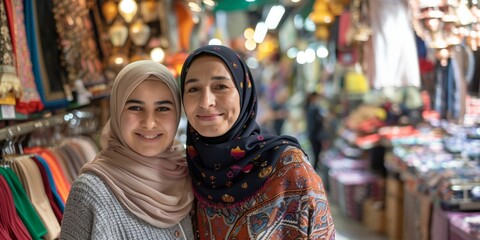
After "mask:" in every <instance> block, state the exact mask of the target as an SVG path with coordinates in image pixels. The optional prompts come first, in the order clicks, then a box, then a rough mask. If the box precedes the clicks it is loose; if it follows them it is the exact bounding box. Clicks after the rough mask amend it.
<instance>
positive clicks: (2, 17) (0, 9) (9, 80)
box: [0, 1, 22, 98]
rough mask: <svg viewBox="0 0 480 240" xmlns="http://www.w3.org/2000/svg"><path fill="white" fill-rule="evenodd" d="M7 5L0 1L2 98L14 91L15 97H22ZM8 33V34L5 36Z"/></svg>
mask: <svg viewBox="0 0 480 240" xmlns="http://www.w3.org/2000/svg"><path fill="white" fill-rule="evenodd" d="M10 30H11V29H10V28H9V24H8V18H7V12H6V8H5V4H4V2H3V1H0V32H2V34H0V98H4V97H5V96H6V95H7V93H9V92H11V91H13V92H14V94H15V97H17V98H18V97H20V96H21V95H22V87H21V85H20V81H19V79H18V77H17V70H16V68H15V53H14V49H13V46H12V39H11V37H10V36H11V35H10ZM4 33H8V34H4Z"/></svg>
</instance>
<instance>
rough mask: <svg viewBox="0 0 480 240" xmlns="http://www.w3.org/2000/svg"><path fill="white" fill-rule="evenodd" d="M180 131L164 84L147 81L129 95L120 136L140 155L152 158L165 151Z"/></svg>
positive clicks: (168, 91)
mask: <svg viewBox="0 0 480 240" xmlns="http://www.w3.org/2000/svg"><path fill="white" fill-rule="evenodd" d="M176 131H177V116H176V108H175V105H174V100H173V95H172V92H171V91H170V89H169V88H168V87H167V85H166V84H165V83H162V82H159V81H153V80H145V81H143V82H142V83H140V85H138V86H137V87H136V88H135V90H133V92H132V93H131V94H130V96H129V97H128V99H127V102H126V103H125V106H124V108H123V110H122V115H121V119H120V132H121V133H122V136H123V139H124V142H125V143H126V144H127V145H128V146H129V147H130V148H131V149H132V150H133V151H135V152H137V153H138V154H141V155H144V156H147V157H151V156H157V155H158V154H160V153H162V152H163V151H165V150H166V149H167V148H168V147H170V144H171V143H172V141H173V139H174V137H175V134H176Z"/></svg>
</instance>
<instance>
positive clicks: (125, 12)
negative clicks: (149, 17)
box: [118, 0, 137, 23]
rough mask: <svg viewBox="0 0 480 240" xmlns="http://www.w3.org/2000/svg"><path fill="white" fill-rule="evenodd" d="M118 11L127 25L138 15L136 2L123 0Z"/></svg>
mask: <svg viewBox="0 0 480 240" xmlns="http://www.w3.org/2000/svg"><path fill="white" fill-rule="evenodd" d="M118 9H119V12H120V16H122V17H123V19H125V21H126V22H127V23H130V22H131V21H132V19H133V17H135V14H137V3H136V2H135V1H134V0H121V1H120V2H119V3H118Z"/></svg>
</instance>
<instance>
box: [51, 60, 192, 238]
mask: <svg viewBox="0 0 480 240" xmlns="http://www.w3.org/2000/svg"><path fill="white" fill-rule="evenodd" d="M110 97H111V98H110V114H111V117H110V119H109V121H108V123H107V124H106V126H105V127H104V129H103V132H102V145H103V148H104V149H103V150H102V151H101V152H100V153H99V154H98V156H97V157H96V158H95V159H94V160H93V161H92V162H91V163H89V164H87V165H86V166H85V167H83V168H82V171H81V172H82V174H81V175H80V176H79V177H78V179H76V181H75V183H74V184H73V185H72V189H71V191H70V195H69V197H68V200H67V203H66V206H65V212H64V215H63V220H62V225H61V227H62V229H61V233H60V238H61V239H69V240H70V239H172V238H177V239H192V238H193V230H192V224H191V219H190V210H191V208H192V200H193V194H192V187H191V180H190V178H189V175H188V168H187V164H186V161H185V157H184V153H185V150H184V149H183V148H182V146H181V145H180V144H176V141H175V135H176V131H177V128H178V124H179V121H180V110H181V105H180V97H179V90H178V86H177V83H176V81H175V79H174V78H173V76H172V74H171V73H170V72H169V70H168V69H167V68H166V67H165V66H163V65H161V64H159V63H156V62H153V61H149V60H142V61H136V62H133V63H131V64H129V65H127V66H126V67H125V68H124V69H122V70H121V71H120V72H119V74H118V75H117V77H116V79H115V82H114V84H113V89H112V93H111V96H110Z"/></svg>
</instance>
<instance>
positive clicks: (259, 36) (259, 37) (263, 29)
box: [253, 22, 268, 43]
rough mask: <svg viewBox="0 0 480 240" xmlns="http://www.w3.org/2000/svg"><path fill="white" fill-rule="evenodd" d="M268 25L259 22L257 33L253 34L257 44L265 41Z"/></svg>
mask: <svg viewBox="0 0 480 240" xmlns="http://www.w3.org/2000/svg"><path fill="white" fill-rule="evenodd" d="M267 31H268V28H267V25H266V24H265V23H264V22H258V23H257V26H255V33H254V34H253V40H255V42H256V43H261V42H263V40H264V39H265V36H266V35H267Z"/></svg>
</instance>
